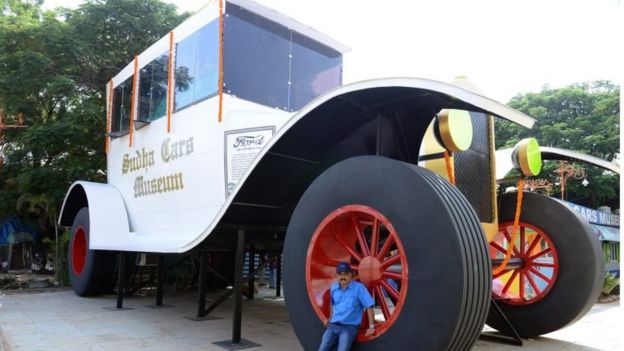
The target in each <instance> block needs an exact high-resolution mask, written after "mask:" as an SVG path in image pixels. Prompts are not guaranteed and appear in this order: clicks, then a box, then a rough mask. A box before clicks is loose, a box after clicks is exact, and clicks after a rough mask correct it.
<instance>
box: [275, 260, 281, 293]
mask: <svg viewBox="0 0 624 351" xmlns="http://www.w3.org/2000/svg"><path fill="white" fill-rule="evenodd" d="M281 290H282V253H281V252H280V253H279V254H278V255H277V259H276V261H275V296H276V297H280V296H281V295H282V291H281Z"/></svg>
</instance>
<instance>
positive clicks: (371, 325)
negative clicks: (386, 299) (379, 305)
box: [366, 306, 375, 336]
mask: <svg viewBox="0 0 624 351" xmlns="http://www.w3.org/2000/svg"><path fill="white" fill-rule="evenodd" d="M366 315H367V316H368V329H366V336H372V335H375V311H374V310H373V306H371V307H369V308H367V309H366Z"/></svg>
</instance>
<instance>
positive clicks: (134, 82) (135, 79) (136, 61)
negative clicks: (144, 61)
mask: <svg viewBox="0 0 624 351" xmlns="http://www.w3.org/2000/svg"><path fill="white" fill-rule="evenodd" d="M138 80H139V57H138V56H136V55H134V75H133V76H132V100H130V147H132V139H133V138H134V115H135V113H136V94H137V90H139V89H138V88H139V87H138V85H139V84H138Z"/></svg>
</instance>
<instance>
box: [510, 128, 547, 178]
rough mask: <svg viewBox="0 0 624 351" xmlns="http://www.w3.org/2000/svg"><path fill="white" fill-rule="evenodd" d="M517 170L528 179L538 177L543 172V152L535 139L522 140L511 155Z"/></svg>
mask: <svg viewBox="0 0 624 351" xmlns="http://www.w3.org/2000/svg"><path fill="white" fill-rule="evenodd" d="M511 159H512V162H513V164H514V166H515V167H516V169H517V170H519V171H520V172H522V174H524V175H525V176H527V177H530V176H536V175H538V174H539V172H540V171H541V170H542V152H541V150H540V147H539V144H538V143H537V140H535V138H526V139H522V140H520V142H518V144H516V146H515V147H514V149H513V151H512V153H511Z"/></svg>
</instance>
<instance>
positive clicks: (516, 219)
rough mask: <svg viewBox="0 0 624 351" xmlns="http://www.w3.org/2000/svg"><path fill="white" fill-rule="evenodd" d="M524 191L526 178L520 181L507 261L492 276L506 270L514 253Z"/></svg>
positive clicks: (506, 253)
mask: <svg viewBox="0 0 624 351" xmlns="http://www.w3.org/2000/svg"><path fill="white" fill-rule="evenodd" d="M523 190H524V178H522V177H521V178H520V180H519V181H518V198H517V200H516V216H515V217H514V224H513V231H512V233H511V241H510V243H509V247H508V248H507V252H505V259H504V260H503V263H502V264H501V265H500V266H498V267H496V268H495V269H494V270H493V271H492V275H496V274H498V273H500V272H502V271H503V270H505V268H506V267H507V264H508V263H509V259H510V258H511V253H512V252H513V249H514V246H515V244H516V238H517V237H518V227H519V224H520V214H521V213H522V196H523V194H524V193H523Z"/></svg>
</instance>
